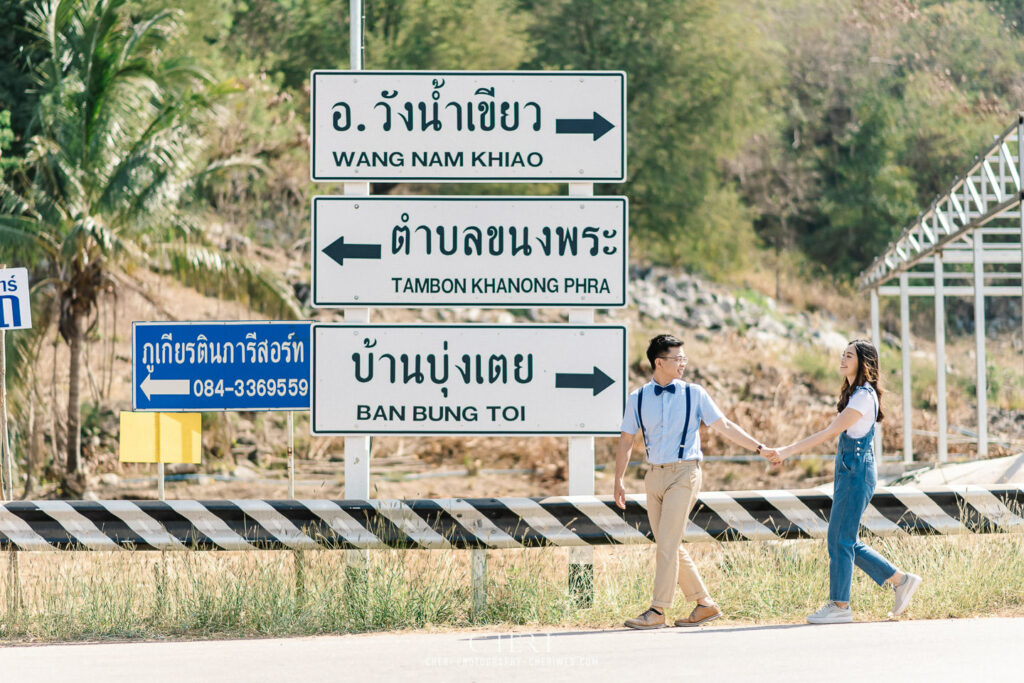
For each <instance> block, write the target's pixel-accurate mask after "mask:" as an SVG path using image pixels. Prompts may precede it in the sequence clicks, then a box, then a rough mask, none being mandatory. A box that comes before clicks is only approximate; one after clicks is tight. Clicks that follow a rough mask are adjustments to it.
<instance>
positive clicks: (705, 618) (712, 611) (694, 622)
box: [676, 605, 722, 626]
mask: <svg viewBox="0 0 1024 683" xmlns="http://www.w3.org/2000/svg"><path fill="white" fill-rule="evenodd" d="M720 616H722V610H720V609H718V605H715V606H714V607H706V606H704V605H697V606H696V607H694V608H693V611H692V612H690V616H688V617H685V618H683V619H676V626H701V625H702V624H706V623H708V622H709V621H712V620H714V619H717V618H718V617H720Z"/></svg>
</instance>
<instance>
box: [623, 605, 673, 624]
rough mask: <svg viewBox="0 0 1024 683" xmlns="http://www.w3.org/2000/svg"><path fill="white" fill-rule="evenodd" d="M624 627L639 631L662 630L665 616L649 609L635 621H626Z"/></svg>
mask: <svg viewBox="0 0 1024 683" xmlns="http://www.w3.org/2000/svg"><path fill="white" fill-rule="evenodd" d="M626 626H628V627H630V628H639V629H645V628H664V627H665V615H664V614H658V613H657V612H655V611H654V610H653V609H649V610H647V611H646V612H644V613H643V614H641V615H640V616H638V617H636V618H635V619H626Z"/></svg>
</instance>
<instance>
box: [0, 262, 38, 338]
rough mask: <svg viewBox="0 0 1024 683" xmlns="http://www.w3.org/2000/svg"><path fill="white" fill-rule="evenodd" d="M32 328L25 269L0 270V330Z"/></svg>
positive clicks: (26, 271) (30, 305) (26, 270)
mask: <svg viewBox="0 0 1024 683" xmlns="http://www.w3.org/2000/svg"><path fill="white" fill-rule="evenodd" d="M30 327H32V303H31V301H30V299H29V291H28V269H27V268H3V269H0V330H24V329H28V328H30Z"/></svg>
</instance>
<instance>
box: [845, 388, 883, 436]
mask: <svg viewBox="0 0 1024 683" xmlns="http://www.w3.org/2000/svg"><path fill="white" fill-rule="evenodd" d="M846 407H847V408H853V409H854V410H856V411H857V412H858V413H860V414H861V415H862V417H861V418H860V419H859V420H857V421H856V422H854V423H853V426H852V427H850V428H849V429H847V430H846V435H847V436H848V437H850V438H851V439H859V438H861V437H862V436H864V435H865V434H867V433H868V430H870V429H871V425H873V424H874V423H875V418H876V417H878V403H877V402H876V399H875V392H874V390H873V389H872V388H871V387H870V386H869V385H867V384H862V385H861V386H859V387H857V388H856V389H855V390H854V392H853V394H852V395H851V396H850V401H849V402H848V403H847V404H846Z"/></svg>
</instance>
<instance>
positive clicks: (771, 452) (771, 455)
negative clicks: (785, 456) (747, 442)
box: [761, 446, 782, 465]
mask: <svg viewBox="0 0 1024 683" xmlns="http://www.w3.org/2000/svg"><path fill="white" fill-rule="evenodd" d="M761 457H762V458H764V459H765V460H767V461H768V462H770V463H771V464H773V465H778V464H779V463H780V462H782V460H781V459H780V458H779V451H778V449H777V448H769V447H767V446H766V447H764V448H762V449H761Z"/></svg>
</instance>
